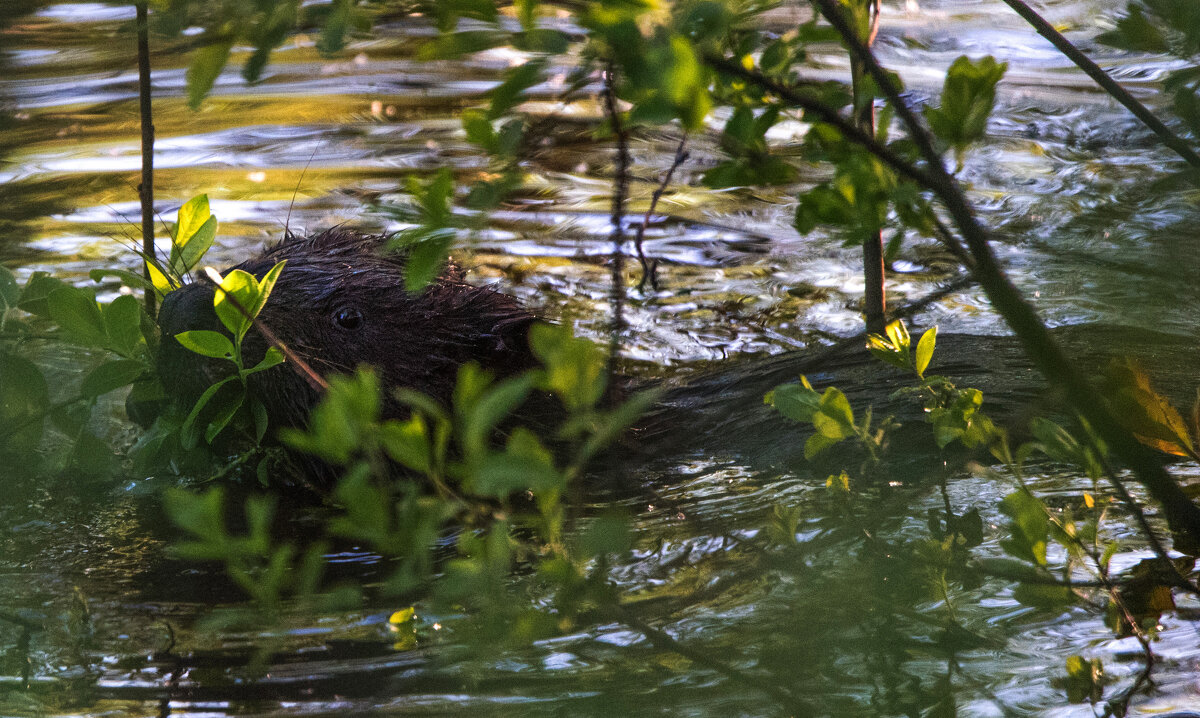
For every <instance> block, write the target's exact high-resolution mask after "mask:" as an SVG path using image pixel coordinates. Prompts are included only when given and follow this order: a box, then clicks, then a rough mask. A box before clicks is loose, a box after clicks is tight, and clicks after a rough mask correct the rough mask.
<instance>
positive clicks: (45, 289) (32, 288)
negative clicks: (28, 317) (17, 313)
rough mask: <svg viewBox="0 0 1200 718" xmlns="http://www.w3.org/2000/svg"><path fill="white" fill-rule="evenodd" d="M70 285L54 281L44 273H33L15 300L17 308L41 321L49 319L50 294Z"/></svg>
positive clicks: (58, 280)
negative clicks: (39, 318)
mask: <svg viewBox="0 0 1200 718" xmlns="http://www.w3.org/2000/svg"><path fill="white" fill-rule="evenodd" d="M69 286H70V285H69V284H67V283H66V282H64V281H62V280H61V279H55V278H54V277H51V276H50V275H49V274H46V273H45V272H34V273H33V274H31V275H30V276H29V279H28V280H27V281H26V282H25V287H24V289H22V290H21V296H20V297H19V298H18V299H17V307H19V308H20V309H21V311H24V312H29V313H30V314H33V315H35V316H38V317H42V318H43V319H49V318H50V302H49V298H50V294H51V293H53V292H55V291H57V290H59V289H61V288H63V287H69Z"/></svg>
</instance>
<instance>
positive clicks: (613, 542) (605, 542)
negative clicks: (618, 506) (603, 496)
mask: <svg viewBox="0 0 1200 718" xmlns="http://www.w3.org/2000/svg"><path fill="white" fill-rule="evenodd" d="M576 544H577V545H578V547H579V553H580V556H581V558H585V559H588V558H594V557H597V556H619V555H622V554H624V553H626V552H627V551H629V550H630V549H631V548H633V532H632V530H631V526H630V522H629V517H627V516H623V515H619V514H605V515H601V516H597V517H596V518H594V519H592V520H591V521H589V522H588V523H587V525H586V526H585V527H584V529H583V531H581V532H580V534H579V538H578V539H576Z"/></svg>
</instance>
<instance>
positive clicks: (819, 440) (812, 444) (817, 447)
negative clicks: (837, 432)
mask: <svg viewBox="0 0 1200 718" xmlns="http://www.w3.org/2000/svg"><path fill="white" fill-rule="evenodd" d="M839 441H841V439H834V438H831V437H828V436H824V435H822V434H813V435H812V436H810V437H808V441H806V442H804V458H805V459H808V460H812V458H813V457H814V456H816V455H818V454H820V453H821V452H823V451H825V450H826V449H829V448H830V447H832V446H834V445H836V444H837V443H838V442H839Z"/></svg>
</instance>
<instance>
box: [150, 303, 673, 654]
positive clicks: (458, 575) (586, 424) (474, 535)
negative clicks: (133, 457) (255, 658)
mask: <svg viewBox="0 0 1200 718" xmlns="http://www.w3.org/2000/svg"><path fill="white" fill-rule="evenodd" d="M531 346H532V347H533V350H534V352H535V353H536V354H537V356H538V358H539V359H540V360H541V361H542V362H543V364H544V368H542V369H539V370H534V371H530V372H527V373H524V374H521V375H518V376H515V377H511V378H507V379H503V380H499V381H496V380H494V379H493V377H491V376H490V375H489V374H488V373H487V372H485V371H483V370H482V369H480V368H479V367H477V366H475V365H466V366H464V367H463V368H462V370H461V371H460V373H459V376H458V382H457V385H456V388H455V391H454V395H453V401H452V403H451V406H449V407H442V406H440V405H439V404H438V403H437V402H435V401H434V400H432V399H430V398H429V397H427V396H424V395H421V394H417V393H414V392H411V391H405V390H400V391H398V392H397V394H396V399H398V400H399V401H400V402H401V403H402V404H403V405H404V406H406V407H407V409H408V411H409V414H408V416H407V418H402V419H398V418H387V417H386V416H385V415H384V411H383V409H384V399H383V397H382V395H381V388H380V385H379V381H378V379H377V377H376V376H375V375H374V373H372V372H371V371H370V370H369V369H360V370H359V371H358V372H356V373H355V374H354V375H353V376H338V377H332V378H331V380H330V386H329V390H328V392H327V393H326V395H325V396H324V397H323V398H322V401H321V403H320V404H319V405H318V406H317V408H316V409H315V410H314V412H313V414H312V418H311V422H310V424H309V426H308V427H307V428H306V429H303V430H299V429H293V430H287V431H285V432H283V434H282V438H283V440H284V441H285V442H286V443H288V444H290V445H291V446H292V447H293V448H294V449H296V450H299V451H303V452H307V453H311V454H313V455H315V456H316V457H319V458H320V459H321V460H322V461H323V462H326V463H327V464H330V465H333V466H336V467H338V469H339V470H340V473H341V478H340V479H339V480H338V482H337V483H336V486H335V488H334V489H333V491H332V493H331V499H332V501H333V502H334V503H335V504H336V505H337V507H338V512H337V513H336V514H334V515H333V516H331V517H329V518H328V520H327V521H326V523H325V526H324V530H325V533H326V535H327V538H328V540H332V541H337V540H349V541H353V542H355V543H356V544H357V545H361V546H365V547H368V548H370V549H371V550H373V551H376V552H378V553H379V554H380V555H382V556H385V557H387V558H388V559H389V560H390V561H392V564H393V566H394V569H393V570H392V573H391V575H390V576H389V577H388V578H386V579H385V580H384V581H383V583H382V585H381V587H380V590H381V591H382V592H383V594H384V595H386V596H402V595H410V594H412V593H413V592H422V593H423V592H425V591H431V595H432V597H433V600H434V601H436V602H439V603H441V604H443V605H452V606H458V607H468V608H470V609H472V613H471V615H472V620H474V621H478V622H479V625H480V630H481V631H483V633H481V634H477V635H481V636H483V635H486V636H488V637H492V638H497V637H499V638H513V639H519V640H528V639H529V638H532V637H537V636H543V635H548V634H552V633H555V632H557V631H561V630H563V629H564V628H565V627H566V626H567V625H568V624H569V623H570V621H571V620H572V617H573V616H576V615H578V614H579V613H580V612H581V611H588V610H595V609H596V608H597V607H598V606H601V605H603V604H605V603H606V602H608V601H611V600H612V598H611V589H610V587H609V586H608V584H607V579H606V575H605V571H604V570H603V568H602V567H603V565H604V560H603V557H604V556H605V555H608V554H612V553H621V552H623V551H625V550H627V549H628V547H629V541H630V539H629V535H628V527H627V522H626V521H625V520H624V519H622V518H620V517H619V516H610V515H603V516H597V517H590V518H589V519H587V523H586V527H585V528H583V529H582V530H580V531H576V532H567V531H566V527H567V525H568V523H569V522H571V521H572V520H573V519H572V516H571V506H570V505H569V502H568V501H567V496H568V494H569V493H570V492H571V490H572V486H574V485H575V483H576V482H577V480H578V479H579V477H580V474H581V472H582V471H583V468H584V466H585V465H586V464H587V462H588V461H589V460H590V459H591V458H592V457H594V456H595V455H596V453H597V452H599V451H601V450H602V449H603V448H604V447H606V446H608V445H609V444H610V443H611V442H612V441H613V440H615V439H616V438H617V436H618V435H619V434H620V432H621V431H623V430H624V429H625V428H626V427H627V426H628V425H629V424H630V423H631V422H632V421H633V420H634V419H635V418H636V417H637V416H638V415H639V414H640V413H641V412H642V411H643V410H644V408H645V407H646V406H647V404H648V403H649V401H651V400H652V399H653V396H652V395H649V394H646V395H638V396H636V397H634V398H632V399H630V400H629V401H627V402H625V403H624V404H621V405H619V406H618V407H616V408H613V409H608V408H604V406H603V399H604V397H605V394H606V381H605V371H604V366H605V359H604V355H603V353H602V352H601V351H600V349H599V348H598V347H596V346H595V345H593V344H592V343H590V342H588V341H586V340H583V339H578V338H576V337H574V336H573V334H572V332H571V329H570V327H569V326H562V327H551V326H547V325H538V326H535V327H534V328H533V329H532V331H531ZM550 397H553V398H554V399H553V403H554V405H555V406H556V407H557V408H555V409H553V410H551V411H550V415H552V416H554V417H557V419H558V420H557V421H553V420H548V422H547V426H546V427H543V428H542V430H541V431H539V430H538V429H536V428H532V427H530V426H524V425H520V424H518V423H516V422H514V421H513V419H512V416H511V415H512V412H513V411H514V410H515V409H517V408H518V407H519V406H521V405H522V404H524V403H525V402H526V401H527V400H529V401H533V402H541V403H546V402H550V401H551V399H550ZM168 509H169V510H170V512H171V514H172V516H173V517H174V519H175V522H176V523H177V524H178V525H179V526H180V527H181V528H183V529H185V530H187V531H188V532H189V534H190V535H191V537H192V540H191V541H190V542H189V543H187V544H185V545H184V546H183V547H182V550H183V551H184V552H185V553H186V554H187V555H189V556H195V557H203V558H209V559H216V560H220V561H224V562H225V564H226V566H227V567H228V570H229V572H230V574H231V575H232V576H233V577H234V579H235V580H236V581H237V582H238V583H239V584H244V585H246V587H247V590H248V592H249V594H250V596H251V597H252V599H253V601H254V603H255V605H256V606H261V607H262V608H263V609H264V611H263V612H264V615H265V616H267V617H268V618H269V617H271V616H274V615H277V607H278V606H280V605H281V603H282V602H283V601H284V600H285V599H297V600H302V601H311V600H312V599H313V596H314V595H315V594H314V589H313V587H314V585H315V584H314V583H313V581H314V580H316V579H315V577H317V576H319V573H318V572H317V569H316V568H315V567H314V566H313V562H314V561H317V559H315V558H313V553H312V551H313V549H311V548H310V549H308V550H304V549H302V548H300V547H297V546H292V545H285V544H273V543H271V542H270V540H269V535H268V533H267V532H266V529H265V526H266V525H267V524H268V523H269V521H270V513H269V505H268V504H265V503H263V502H262V501H261V500H259V499H255V500H253V501H252V503H248V504H247V507H246V511H247V514H248V516H249V518H250V520H249V524H250V529H249V531H248V533H246V534H244V535H235V534H233V533H231V532H230V530H229V529H228V526H227V524H226V522H225V520H224V518H223V517H224V516H225V514H226V508H225V498H224V493H223V492H222V489H221V488H220V487H215V488H212V489H209V490H207V491H205V492H201V493H198V494H190V493H183V492H177V493H174V494H172V498H171V502H170V503H169V504H168ZM452 527H458V528H457V530H458V536H457V540H456V542H455V545H454V553H453V556H450V557H443V559H444V563H443V564H442V565H440V566H438V562H437V561H436V560H435V559H436V558H437V557H436V556H435V549H436V547H437V545H438V543H439V540H440V539H441V537H443V536H444V535H446V534H447V533H448V532H450V531H451V528H452ZM517 562H526V563H531V564H532V565H533V566H534V567H535V568H536V576H537V579H538V580H539V581H540V582H541V584H542V585H543V586H544V587H545V588H546V590H547V591H548V592H549V593H550V596H551V599H550V600H549V601H548V602H547V603H546V604H545V605H542V604H531V603H530V602H528V601H524V600H518V599H517V598H516V597H515V596H513V595H511V594H510V588H509V586H510V577H511V572H512V569H513V567H514V566H515V565H516V563H517ZM438 569H440V570H438ZM288 576H292V577H293V578H287V577H288ZM348 595H349V594H342V598H343V599H345V598H346V597H347V596H348Z"/></svg>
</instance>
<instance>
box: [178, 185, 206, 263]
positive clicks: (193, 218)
mask: <svg viewBox="0 0 1200 718" xmlns="http://www.w3.org/2000/svg"><path fill="white" fill-rule="evenodd" d="M210 219H212V210H211V209H210V207H209V205H208V195H206V194H200V195H196V196H195V197H192V198H191V199H189V200H188V201H187V202H184V203H183V206H181V207H180V208H179V211H178V212H177V213H176V220H175V229H174V236H173V237H172V238H171V245H172V248H173V249H174V248H178V249H179V250H182V249H183V248H185V247H187V245H188V243H189V242H191V241H192V239H193V238H194V237H196V236H197V234H198V233H199V232H200V230H201V228H202V227H204V225H205V224H207V223H208V220H210Z"/></svg>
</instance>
